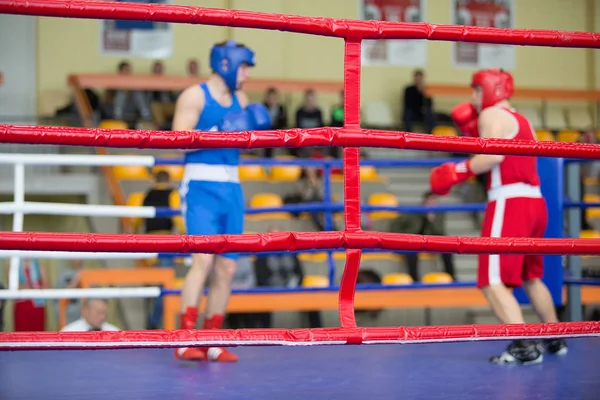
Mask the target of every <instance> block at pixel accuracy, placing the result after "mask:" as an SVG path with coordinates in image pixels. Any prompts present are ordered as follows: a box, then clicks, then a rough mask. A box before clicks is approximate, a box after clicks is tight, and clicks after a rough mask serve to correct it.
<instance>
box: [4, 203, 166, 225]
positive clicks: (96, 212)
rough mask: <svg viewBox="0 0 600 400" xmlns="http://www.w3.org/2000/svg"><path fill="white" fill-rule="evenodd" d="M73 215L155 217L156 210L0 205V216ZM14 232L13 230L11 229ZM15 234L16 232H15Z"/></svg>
mask: <svg viewBox="0 0 600 400" xmlns="http://www.w3.org/2000/svg"><path fill="white" fill-rule="evenodd" d="M13 213H15V214H16V213H21V214H42V215H75V216H83V217H139V218H154V217H156V208H154V207H151V206H142V207H134V206H109V205H96V204H68V203H66V204H65V203H42V202H35V201H26V202H23V203H22V204H17V203H14V202H12V203H11V202H4V203H0V214H13ZM13 230H14V229H13ZM15 232H16V231H15Z"/></svg>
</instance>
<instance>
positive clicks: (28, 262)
mask: <svg viewBox="0 0 600 400" xmlns="http://www.w3.org/2000/svg"><path fill="white" fill-rule="evenodd" d="M48 287H49V286H48V275H47V273H46V266H45V265H41V264H40V263H39V262H38V261H37V260H34V259H29V258H23V259H21V264H20V266H19V289H34V290H35V289H44V288H48ZM14 325H15V332H36V331H44V330H46V301H45V300H42V299H21V300H15V302H14Z"/></svg>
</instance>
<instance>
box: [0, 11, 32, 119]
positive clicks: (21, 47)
mask: <svg viewBox="0 0 600 400" xmlns="http://www.w3.org/2000/svg"><path fill="white" fill-rule="evenodd" d="M36 42H37V38H36V20H35V18H32V17H28V16H17V15H7V14H0V55H1V56H0V71H2V73H3V74H4V84H3V85H2V86H0V122H4V123H17V122H19V119H24V117H29V118H31V117H34V116H35V115H36V95H37V86H36V81H37V79H36V71H37V65H36V64H37V62H36V54H37V43H36ZM15 118H16V120H15Z"/></svg>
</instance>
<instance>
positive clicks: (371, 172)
mask: <svg viewBox="0 0 600 400" xmlns="http://www.w3.org/2000/svg"><path fill="white" fill-rule="evenodd" d="M335 176H341V175H333V176H332V178H333V177H335ZM360 180H361V181H363V182H385V181H386V179H384V178H382V177H381V176H379V174H378V173H377V168H375V167H373V166H370V165H365V166H362V167H360Z"/></svg>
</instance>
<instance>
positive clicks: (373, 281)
mask: <svg viewBox="0 0 600 400" xmlns="http://www.w3.org/2000/svg"><path fill="white" fill-rule="evenodd" d="M356 284H357V285H361V284H362V285H379V284H381V276H379V274H378V273H377V271H375V270H374V269H373V268H371V267H363V266H361V267H360V270H359V271H358V275H357V277H356ZM380 313H381V310H360V309H357V310H356V316H357V317H359V316H360V317H364V318H365V319H366V320H367V321H372V320H374V319H375V318H377V317H378V316H379V314H380ZM364 322H366V321H364Z"/></svg>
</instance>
